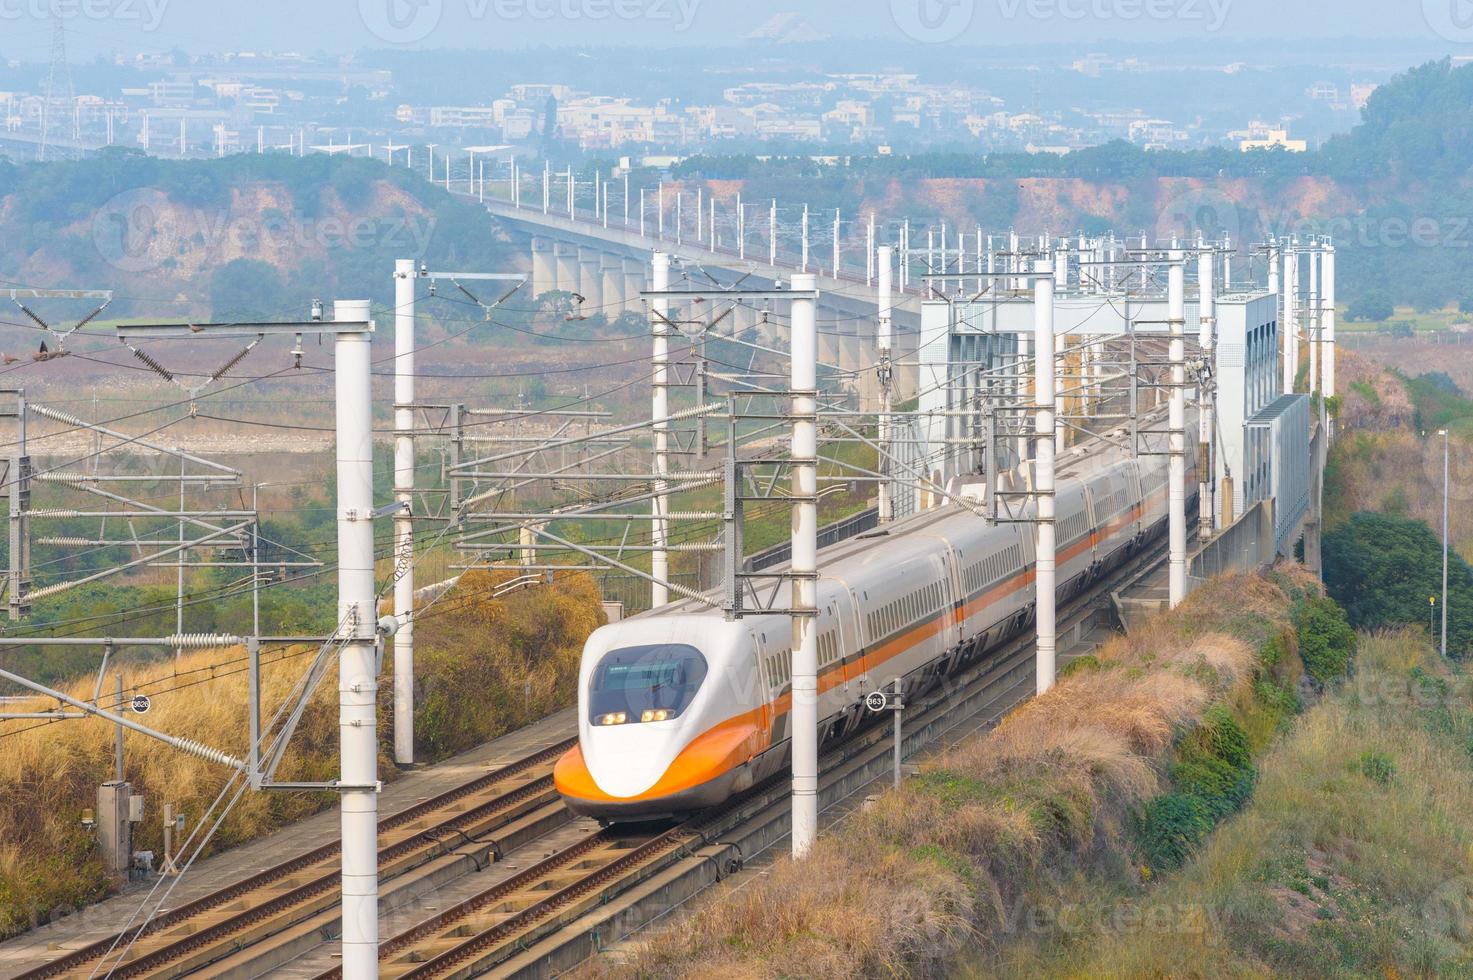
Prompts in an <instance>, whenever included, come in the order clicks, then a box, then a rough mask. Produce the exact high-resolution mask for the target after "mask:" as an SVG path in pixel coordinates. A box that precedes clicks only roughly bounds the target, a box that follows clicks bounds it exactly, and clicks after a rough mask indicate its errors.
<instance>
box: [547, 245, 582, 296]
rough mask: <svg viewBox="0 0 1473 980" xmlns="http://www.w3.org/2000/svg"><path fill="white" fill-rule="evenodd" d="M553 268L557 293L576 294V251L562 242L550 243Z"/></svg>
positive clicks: (577, 290)
mask: <svg viewBox="0 0 1473 980" xmlns="http://www.w3.org/2000/svg"><path fill="white" fill-rule="evenodd" d="M552 258H553V268H554V269H555V270H556V275H557V287H556V288H557V289H558V291H559V292H564V293H576V292H579V289H578V249H577V248H575V247H574V246H572V245H567V244H564V243H563V242H553V243H552Z"/></svg>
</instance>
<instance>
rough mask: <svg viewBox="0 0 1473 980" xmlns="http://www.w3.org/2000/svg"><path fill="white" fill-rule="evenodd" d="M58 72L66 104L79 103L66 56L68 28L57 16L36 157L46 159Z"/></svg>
mask: <svg viewBox="0 0 1473 980" xmlns="http://www.w3.org/2000/svg"><path fill="white" fill-rule="evenodd" d="M58 72H59V73H60V74H61V75H62V76H63V81H64V82H65V84H66V105H67V107H68V108H69V109H71V108H74V107H75V106H76V104H77V90H76V88H75V86H73V84H72V66H71V65H70V64H69V63H68V62H67V57H66V28H65V27H63V26H62V23H61V18H57V19H56V20H55V21H54V22H53V23H52V26H51V68H50V70H49V71H47V73H46V95H45V98H44V99H43V101H42V103H41V145H40V147H39V148H38V150H37V155H36V159H38V160H45V159H46V147H47V144H48V143H49V142H50V139H51V110H52V107H53V106H54V105H55V104H56V76H57V74H58Z"/></svg>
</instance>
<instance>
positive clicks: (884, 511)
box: [870, 245, 895, 524]
mask: <svg viewBox="0 0 1473 980" xmlns="http://www.w3.org/2000/svg"><path fill="white" fill-rule="evenodd" d="M870 261H871V262H872V263H874V266H875V271H876V272H877V273H878V276H879V290H878V294H879V295H878V305H877V311H878V313H879V325H878V330H877V331H876V333H875V349H876V352H877V353H878V354H879V357H880V366H879V373H880V425H879V430H880V431H879V437H880V474H881V476H882V479H881V480H880V488H879V502H878V505H879V512H880V523H881V524H888V523H890V522H891V521H892V520H894V519H895V504H894V501H893V500H891V496H890V493H891V489H892V488H891V486H890V480H889V475H890V473H891V472H892V470H893V467H892V466H891V465H890V452H891V449H890V408H891V405H890V401H891V397H892V390H891V386H892V383H893V380H894V379H893V378H892V376H891V371H892V367H891V360H890V353H891V350H892V348H893V346H894V338H893V334H892V328H891V317H892V313H891V310H892V305H893V302H894V298H893V295H894V294H893V283H894V280H893V273H892V269H893V268H894V265H895V259H894V256H893V254H892V252H891V249H890V246H889V245H882V246H880V249H879V251H878V253H877V255H876V256H875V257H874V258H872V259H871V260H870Z"/></svg>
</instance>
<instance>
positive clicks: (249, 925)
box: [20, 739, 576, 980]
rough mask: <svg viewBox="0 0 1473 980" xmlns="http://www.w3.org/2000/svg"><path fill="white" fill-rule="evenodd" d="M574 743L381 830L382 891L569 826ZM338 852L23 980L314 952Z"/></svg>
mask: <svg viewBox="0 0 1473 980" xmlns="http://www.w3.org/2000/svg"><path fill="white" fill-rule="evenodd" d="M575 742H576V739H568V740H565V741H563V742H560V743H558V744H557V745H553V746H550V747H548V748H546V749H543V750H541V751H539V752H536V753H533V754H531V755H528V756H526V757H525V758H522V759H519V760H517V761H516V762H513V763H511V764H509V765H507V766H504V767H502V768H500V769H497V770H496V771H494V772H491V773H487V774H486V775H484V776H480V777H478V778H476V779H473V780H470V781H468V782H466V783H464V784H462V785H460V786H457V787H455V788H454V789H451V790H449V791H447V792H445V793H442V794H440V795H438V796H435V797H432V798H430V799H427V800H424V801H423V802H420V803H417V804H415V805H414V806H412V807H409V808H408V809H406V810H404V811H402V812H400V813H397V814H395V815H394V816H391V817H387V818H385V819H384V820H382V821H380V822H379V841H380V848H379V866H380V869H381V870H380V874H381V876H382V879H383V880H384V881H386V882H388V881H391V880H394V879H396V878H400V877H402V876H410V877H412V878H416V879H422V878H427V877H430V878H433V877H434V876H436V875H440V876H444V875H451V874H459V873H461V872H463V870H464V866H465V865H466V864H468V863H469V864H471V865H474V866H475V867H481V866H484V864H485V863H489V862H490V861H492V860H495V859H497V858H498V857H499V856H500V853H501V850H502V848H503V847H512V846H516V845H517V844H520V843H523V842H525V841H526V840H528V839H531V838H532V837H535V836H539V835H541V834H543V833H545V832H546V831H547V830H548V829H550V828H551V827H553V826H556V825H557V824H559V823H561V822H564V821H565V820H566V819H567V813H566V810H565V809H564V808H563V806H562V804H561V802H560V801H559V799H558V797H557V793H556V791H555V790H554V788H553V785H552V767H553V765H554V764H555V763H556V761H557V759H558V758H559V756H561V755H562V753H564V752H566V751H567V750H568V749H569V748H571V747H572V745H573V744H574V743H575ZM340 851H341V848H340V845H339V844H338V843H331V844H327V845H324V846H322V847H319V848H316V849H315V850H312V851H309V852H307V853H305V854H302V855H299V856H297V857H294V858H292V859H291V860H289V861H285V862H283V863H281V864H279V865H276V866H275V867H272V868H269V869H267V870H265V871H262V872H260V873H258V874H255V875H252V876H250V877H249V878H246V879H244V880H242V881H239V882H236V883H235V884H232V885H230V886H229V887H226V888H223V889H220V890H219V891H216V892H213V893H211V894H209V895H205V896H203V897H201V898H199V899H196V900H193V901H190V902H188V903H186V904H184V905H181V906H179V907H178V908H174V909H170V910H168V911H166V912H163V913H161V914H160V915H158V916H156V917H154V918H153V919H152V920H150V921H149V922H147V923H144V924H143V925H142V926H139V927H137V928H133V929H129V930H125V931H123V932H120V933H115V934H114V935H112V936H108V937H106V938H104V939H102V940H99V941H97V942H94V943H91V944H89V945H87V946H85V947H83V948H81V949H78V950H75V951H73V952H70V953H68V954H66V955H65V956H62V957H60V958H58V959H56V960H53V961H52V962H50V963H47V964H46V965H44V966H41V967H37V968H35V969H33V970H30V971H28V972H26V973H23V974H21V975H20V977H21V978H22V980H43V978H52V977H62V978H88V977H94V976H110V977H178V976H184V975H186V974H188V973H191V972H194V971H197V970H200V969H203V968H205V967H208V966H210V965H211V964H213V963H216V962H217V961H219V960H221V959H223V958H226V957H229V956H231V955H233V954H236V953H237V952H238V951H240V950H242V949H243V948H246V947H249V950H250V953H251V957H252V959H253V960H254V961H255V962H256V963H258V964H262V963H266V962H270V960H271V958H272V956H273V954H275V955H276V957H277V958H283V957H289V956H290V954H291V950H290V949H289V948H283V947H291V946H294V945H297V944H300V943H302V942H304V941H308V942H311V943H312V944H315V943H316V942H318V941H320V938H313V936H314V934H315V935H317V936H319V937H320V935H321V934H323V933H324V932H329V931H331V930H332V929H333V928H334V926H335V924H336V922H337V919H338V906H339V877H338V876H339V864H340Z"/></svg>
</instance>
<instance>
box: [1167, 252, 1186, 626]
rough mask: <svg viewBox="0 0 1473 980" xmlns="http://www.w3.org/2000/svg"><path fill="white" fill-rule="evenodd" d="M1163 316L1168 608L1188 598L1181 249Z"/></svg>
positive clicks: (1173, 259)
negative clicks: (1167, 369)
mask: <svg viewBox="0 0 1473 980" xmlns="http://www.w3.org/2000/svg"><path fill="white" fill-rule="evenodd" d="M1166 306H1167V310H1166V319H1167V321H1168V322H1167V327H1168V330H1169V331H1170V338H1171V339H1170V355H1169V356H1170V361H1171V402H1170V405H1169V407H1168V410H1167V413H1168V414H1167V418H1168V422H1167V428H1168V430H1169V439H1170V444H1169V449H1168V452H1169V456H1168V465H1169V467H1170V485H1169V488H1168V496H1167V499H1168V505H1167V523H1168V527H1169V532H1170V544H1169V549H1170V583H1169V597H1170V604H1171V608H1172V609H1175V608H1176V607H1177V606H1179V605H1181V604H1182V602H1183V601H1185V599H1186V597H1187V434H1186V426H1187V403H1186V397H1187V396H1186V387H1187V369H1186V353H1187V350H1186V336H1185V331H1186V322H1187V312H1186V309H1187V289H1186V262H1185V260H1184V258H1183V256H1182V252H1181V250H1180V249H1175V248H1174V249H1172V250H1171V252H1170V253H1169V263H1168V266H1167V294H1166Z"/></svg>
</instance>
